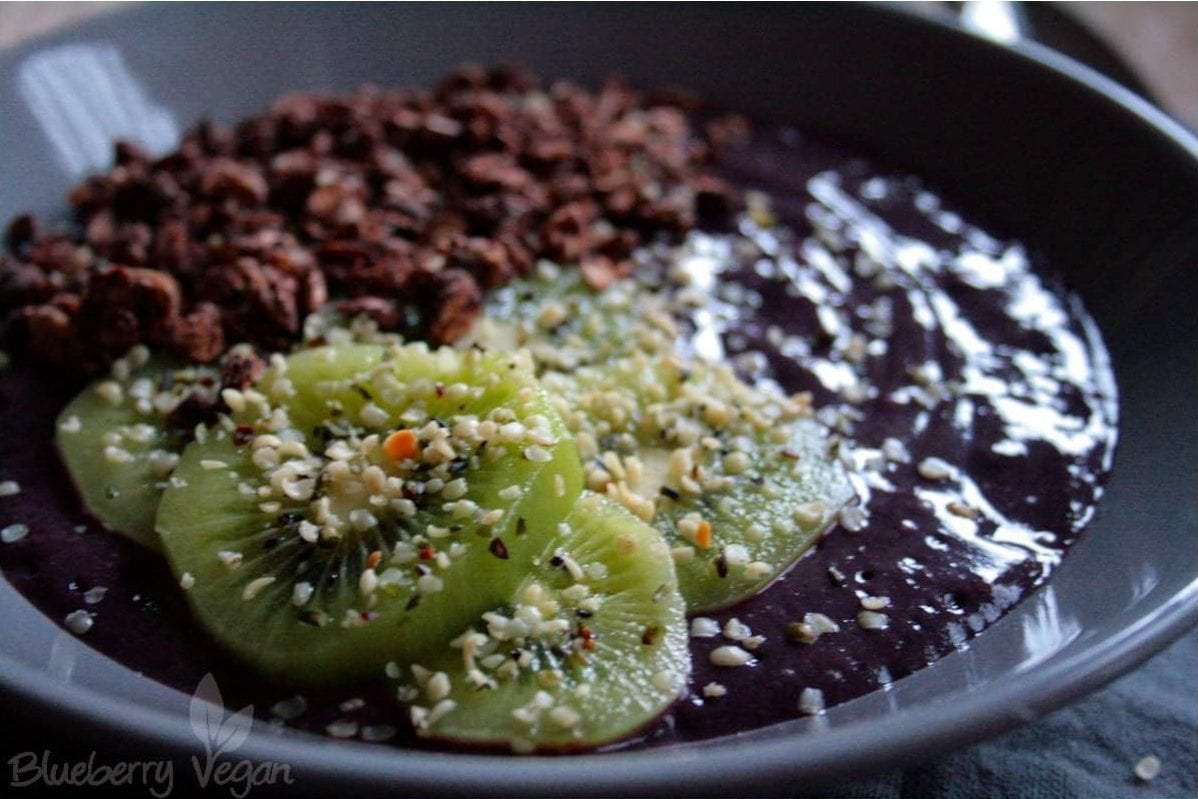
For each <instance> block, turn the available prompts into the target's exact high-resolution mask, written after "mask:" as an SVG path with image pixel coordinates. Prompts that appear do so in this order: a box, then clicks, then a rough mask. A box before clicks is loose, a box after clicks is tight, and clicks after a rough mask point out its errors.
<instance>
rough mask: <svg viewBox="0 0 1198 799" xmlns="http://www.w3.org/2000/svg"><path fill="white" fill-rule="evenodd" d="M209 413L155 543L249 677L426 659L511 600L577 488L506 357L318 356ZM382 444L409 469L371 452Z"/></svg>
mask: <svg viewBox="0 0 1198 799" xmlns="http://www.w3.org/2000/svg"><path fill="white" fill-rule="evenodd" d="M226 401H228V402H229V404H230V407H232V408H233V411H234V413H233V416H232V418H228V419H225V420H223V423H222V424H221V425H217V426H215V427H213V428H211V429H210V430H208V431H207V432H206V433H205V434H203V435H200V436H197V438H196V440H195V442H193V443H192V444H191V445H189V446H188V448H187V449H186V450H185V451H184V453H183V457H182V459H181V461H180V463H179V465H178V467H177V468H176V471H175V477H176V481H175V484H174V485H172V486H171V487H170V488H169V489H168V490H167V491H166V493H165V495H164V496H163V499H162V503H161V505H160V506H159V510H158V520H157V529H158V533H159V535H160V537H161V539H162V543H163V547H164V549H165V551H166V553H167V556H168V558H169V559H170V562H171V565H172V567H173V569H174V571H175V573H176V575H177V577H178V578H179V580H180V584H181V585H183V586H184V588H186V589H187V591H188V596H189V599H190V602H191V604H192V607H193V609H194V611H195V613H196V615H197V616H198V618H199V619H200V621H201V622H202V623H203V624H204V625H205V626H206V627H207V628H208V629H209V630H210V631H211V632H212V633H213V635H214V636H215V637H216V639H217V640H218V641H220V642H221V643H222V644H224V645H225V646H226V647H228V648H229V649H231V650H232V651H234V652H235V653H237V654H238V655H240V656H241V657H243V658H244V659H245V660H246V661H248V662H249V663H251V664H253V665H254V666H256V667H257V668H258V669H259V670H261V671H262V672H264V673H267V674H271V675H279V676H283V677H287V678H290V679H293V680H297V681H306V682H332V681H339V680H345V679H353V678H356V677H362V676H367V675H372V674H376V673H378V669H380V668H381V667H382V665H383V664H384V663H386V662H388V661H390V660H395V659H399V660H407V659H415V658H420V657H424V656H426V655H428V654H429V653H430V652H434V651H438V650H439V649H440V648H441V647H443V646H444V643H445V638H446V631H447V630H453V629H459V628H461V627H463V626H464V625H466V624H467V623H469V622H470V621H471V620H473V619H474V618H476V617H477V615H478V613H479V612H480V611H481V610H482V609H485V608H487V607H490V606H492V605H494V604H496V603H498V602H500V601H502V600H503V599H505V598H506V597H508V596H510V595H511V592H512V591H513V590H514V588H515V586H516V585H518V584H519V582H520V581H521V580H522V579H523V573H522V569H521V566H520V565H519V564H521V563H522V562H525V561H526V560H527V559H528V557H530V553H533V552H540V551H541V549H542V548H543V547H544V544H545V541H546V540H547V539H548V537H549V536H551V535H553V534H555V533H556V530H557V524H558V523H559V522H560V521H561V519H562V518H563V517H564V516H565V515H566V514H567V513H568V512H569V510H570V508H571V507H572V505H573V502H574V500H575V499H576V497H577V494H578V492H579V491H580V490H581V489H580V484H581V475H580V469H579V465H578V456H577V454H576V453H575V451H574V446H573V442H572V441H571V439H570V436H569V435H568V433H567V431H566V430H565V428H564V427H563V426H562V423H561V420H560V419H559V417H558V416H557V414H556V413H555V412H554V411H553V409H552V407H551V406H550V405H549V403H548V401H547V399H546V397H545V395H544V393H543V391H542V390H541V389H540V387H539V385H538V384H537V382H536V380H535V378H534V377H533V375H532V372H531V368H530V366H529V364H528V362H527V359H526V358H522V357H520V356H513V355H502V354H499V353H481V352H465V353H461V352H456V351H452V350H445V349H443V350H435V351H430V350H429V349H428V348H427V347H425V346H424V345H408V346H405V347H398V346H396V347H390V348H388V347H382V346H372V345H341V346H335V347H320V348H316V349H310V350H305V351H301V352H299V353H297V354H294V355H292V356H290V357H289V358H287V359H285V360H279V359H276V360H275V361H274V362H273V363H272V365H271V367H270V368H269V369H268V370H267V371H266V373H265V374H264V375H263V376H262V378H261V379H260V380H259V381H258V383H257V384H256V386H255V388H254V389H253V390H251V391H247V392H243V393H242V394H241V395H239V396H238V395H234V396H231V397H230V396H228V395H227V392H226ZM397 429H403V430H410V431H412V432H413V434H414V437H415V438H416V439H418V452H417V453H416V454H414V455H412V456H410V457H407V456H400V455H397V456H395V457H392V456H389V455H388V454H387V451H388V449H389V444H388V443H387V442H388V440H389V439H390V433H391V432H393V431H395V430H397ZM405 435H406V434H405ZM397 452H398V450H397Z"/></svg>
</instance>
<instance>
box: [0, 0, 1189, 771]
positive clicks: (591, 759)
mask: <svg viewBox="0 0 1198 799" xmlns="http://www.w3.org/2000/svg"><path fill="white" fill-rule="evenodd" d="M871 5H873V8H874V10H875V11H876V12H878V13H881V14H887V15H891V16H892V17H896V18H903V19H905V20H906V22H907V24H910V25H913V26H918V27H923V28H925V29H934V30H937V31H939V34H938V35H942V36H948V37H958V38H959V39H960V38H962V37H964V39H968V40H969V41H970V42H971V46H976V47H979V48H982V47H988V48H991V49H992V51H993V52H994V54H995V56H996V57H1002V58H1013V59H1018V60H1023V61H1024V62H1025V65H1026V66H1033V67H1038V68H1039V69H1040V70H1041V71H1042V74H1044V75H1045V76H1046V79H1049V80H1064V81H1072V82H1073V83H1074V84H1076V85H1078V87H1079V88H1082V89H1083V90H1084V91H1085V92H1086V93H1087V94H1088V95H1089V96H1090V97H1091V99H1092V100H1093V101H1094V102H1099V103H1107V104H1110V105H1113V106H1115V107H1118V108H1121V109H1122V110H1123V111H1124V112H1125V113H1127V114H1129V115H1131V116H1132V117H1134V118H1136V119H1138V121H1139V122H1141V123H1142V124H1144V125H1146V126H1147V127H1148V128H1150V129H1152V130H1153V131H1155V133H1156V134H1157V135H1158V136H1159V137H1160V140H1161V142H1162V143H1168V144H1171V145H1173V146H1174V147H1176V148H1178V149H1180V150H1181V151H1182V152H1184V153H1185V154H1186V156H1188V159H1187V160H1188V161H1189V162H1191V163H1190V165H1191V166H1193V167H1194V169H1195V171H1196V172H1198V137H1196V136H1195V135H1194V133H1192V132H1191V131H1189V130H1187V129H1186V128H1185V127H1184V126H1183V125H1181V124H1180V123H1179V122H1177V121H1176V120H1174V119H1173V118H1172V117H1170V116H1168V115H1167V114H1166V113H1165V112H1163V111H1162V110H1160V109H1159V108H1157V107H1156V106H1154V105H1152V104H1151V103H1150V102H1149V101H1147V100H1146V99H1144V98H1142V97H1141V96H1139V95H1138V94H1136V93H1134V92H1132V91H1131V90H1129V89H1127V88H1125V87H1123V86H1122V85H1120V84H1118V83H1116V82H1115V81H1113V80H1111V79H1109V78H1107V77H1106V76H1104V75H1102V74H1100V73H1098V72H1096V71H1095V70H1093V69H1091V68H1090V67H1088V66H1086V65H1084V64H1082V63H1080V62H1077V61H1075V60H1073V59H1071V58H1069V57H1068V56H1065V55H1063V54H1061V53H1058V52H1056V51H1054V50H1051V49H1050V48H1048V47H1046V46H1043V45H1040V44H1038V43H1036V42H1034V41H1029V40H1020V41H1018V42H1016V43H1014V44H999V43H996V42H993V41H990V40H988V39H985V38H984V37H981V36H977V35H975V34H972V33H969V32H968V31H965V30H963V29H961V28H959V27H957V26H956V25H954V24H952V23H951V22H948V21H945V20H941V19H936V18H932V17H929V16H927V15H924V14H920V13H918V12H915V11H911V10H908V9H903V8H896V7H893V6H882V5H878V4H871ZM164 10H165V9H164V7H163V6H161V5H158V4H150V5H147V6H143V7H141V8H139V9H138V8H135V9H127V10H123V11H119V12H117V13H115V14H99V15H96V16H93V17H89V18H87V19H85V20H82V21H80V22H78V23H76V24H73V25H70V26H68V27H65V28H60V29H56V30H53V31H50V32H47V33H44V34H41V35H38V36H34V37H31V38H29V39H26V40H23V41H22V42H20V43H18V44H17V45H15V46H12V47H8V48H0V57H3V58H4V60H8V59H10V58H12V57H14V56H16V55H18V54H20V53H22V52H25V51H27V50H32V49H36V48H38V47H40V46H44V44H45V43H47V42H49V41H53V40H56V39H59V38H69V37H71V36H73V35H76V34H78V33H81V32H86V31H87V30H88V29H89V28H90V27H92V26H93V25H95V24H97V23H102V22H104V21H107V20H111V19H112V18H113V17H117V16H119V17H122V18H125V19H128V18H132V17H136V16H140V15H142V14H160V13H164ZM168 13H169V12H168ZM1196 625H1198V576H1195V578H1194V579H1193V580H1191V581H1190V582H1189V583H1187V584H1186V585H1184V586H1183V587H1182V588H1181V589H1179V590H1178V591H1177V592H1175V593H1174V594H1173V595H1172V596H1170V597H1169V598H1168V599H1167V600H1165V601H1164V602H1163V603H1161V604H1160V605H1159V606H1158V607H1156V608H1155V610H1154V612H1151V613H1149V614H1147V615H1144V616H1141V617H1140V618H1139V619H1137V621H1136V622H1135V623H1134V624H1132V625H1130V626H1128V627H1126V628H1124V629H1123V630H1121V631H1120V632H1119V633H1118V634H1116V635H1113V636H1108V637H1105V638H1102V639H1099V640H1095V641H1093V642H1090V643H1088V644H1087V645H1086V646H1085V647H1081V648H1079V649H1078V651H1074V652H1071V653H1069V654H1066V655H1062V656H1053V657H1051V658H1049V659H1048V660H1046V661H1044V662H1043V663H1041V664H1040V665H1038V666H1037V668H1036V669H1035V670H1033V671H1031V672H1023V673H1019V674H1015V673H1007V674H1004V675H1002V676H1000V677H997V678H995V679H994V680H992V681H991V682H989V683H988V684H987V686H986V690H985V691H983V692H976V691H974V692H969V691H968V690H967V689H965V690H961V691H958V692H955V693H954V694H952V695H950V696H949V697H946V698H944V699H941V700H940V701H938V702H935V703H928V704H922V705H918V706H915V707H912V708H909V709H905V710H901V711H898V712H896V713H894V714H890V715H887V716H885V717H883V718H880V719H877V720H876V721H871V722H868V723H853V724H849V725H845V726H844V727H841V728H836V729H831V730H827V731H825V732H823V733H821V734H819V735H806V736H803V737H802V743H803V746H801V747H796V746H795V745H794V744H795V740H796V736H795V735H793V734H790V735H788V734H785V733H783V734H780V735H777V736H773V737H772V738H768V739H764V740H763V739H762V738H760V737H755V738H754V739H753V741H752V744H751V746H748V747H747V746H745V743H746V742H744V741H742V740H740V736H730V737H728V738H725V739H718V740H715V741H708V742H703V743H702V745H701V748H694V747H688V746H686V745H682V746H679V747H672V748H670V749H668V750H653V749H649V750H629V751H619V752H612V753H602V754H595V755H590V756H586V757H570V756H566V757H562V756H550V757H545V756H534V757H526V758H514V757H510V756H495V755H486V754H468V753H446V752H431V751H425V750H397V749H393V748H386V747H376V746H368V745H360V744H347V745H338V746H337V747H336V748H335V749H333V748H330V746H329V744H328V742H327V741H325V740H324V739H322V738H320V737H318V736H315V735H308V734H303V733H297V734H294V735H290V734H288V735H283V736H279V735H270V734H261V733H251V735H250V736H249V738H248V739H247V740H246V742H245V744H244V745H243V746H242V747H240V748H239V749H238V752H239V753H240V754H241V755H243V756H245V757H248V758H250V759H252V760H255V761H258V762H263V761H274V762H277V763H286V764H289V765H290V766H291V767H292V768H293V769H294V770H295V771H296V773H297V774H299V775H302V780H303V782H302V784H301V786H300V787H302V788H304V789H308V788H310V787H314V786H319V785H322V784H323V785H327V786H330V787H332V786H335V787H336V788H337V789H338V792H339V793H341V792H345V793H348V792H349V790H350V789H351V788H355V789H356V788H357V787H359V786H361V787H367V788H368V787H369V786H375V787H378V786H389V787H392V788H398V787H402V788H403V789H405V790H407V791H417V790H419V791H421V792H423V793H429V794H446V793H450V792H452V793H454V794H470V795H476V794H477V795H496V794H504V793H515V792H518V793H521V794H527V795H543V794H544V795H549V794H557V795H562V794H569V795H579V794H592V795H604V794H606V795H610V794H613V793H619V792H629V791H632V792H635V793H636V794H639V795H649V794H676V793H688V794H699V793H711V792H713V791H719V792H725V793H740V792H743V791H744V790H746V789H748V786H749V785H750V784H751V785H776V784H779V783H781V782H784V781H785V782H789V783H790V784H792V785H793V784H797V783H798V781H800V780H802V781H804V782H805V784H806V783H809V782H811V781H825V780H829V779H833V778H837V777H843V776H846V775H852V774H857V775H859V774H862V773H863V772H864V771H866V770H868V771H876V770H880V769H883V768H885V767H889V766H894V765H898V764H900V763H904V762H909V761H911V760H914V759H916V758H918V757H920V756H926V755H928V754H930V753H933V752H938V751H946V750H948V749H952V748H957V747H961V746H965V745H968V744H972V743H975V742H977V741H979V740H982V739H983V738H987V737H991V736H993V735H996V734H998V733H1001V732H1003V731H1006V730H1008V729H1010V728H1012V727H1014V726H1016V725H1018V724H1021V723H1026V722H1028V721H1031V720H1033V719H1035V718H1037V717H1039V716H1041V715H1043V714H1045V713H1047V712H1049V711H1051V710H1054V709H1056V708H1059V707H1061V706H1063V705H1065V704H1068V703H1069V702H1071V701H1073V700H1075V699H1077V698H1080V697H1081V696H1082V695H1084V694H1086V693H1089V692H1091V691H1093V690H1096V689H1098V688H1099V687H1101V686H1102V685H1104V684H1106V683H1108V682H1110V681H1111V680H1113V679H1115V678H1116V677H1118V676H1120V675H1122V674H1124V673H1126V672H1127V671H1130V670H1131V669H1133V668H1135V667H1136V666H1138V665H1139V664H1141V663H1142V662H1144V661H1145V660H1147V659H1148V658H1150V657H1151V656H1152V655H1154V654H1156V653H1157V652H1159V651H1160V650H1161V649H1163V648H1164V647H1165V646H1166V645H1168V644H1169V643H1171V642H1172V641H1174V640H1175V639H1177V638H1178V637H1180V636H1181V635H1182V634H1184V633H1185V632H1186V631H1187V630H1189V629H1191V628H1193V627H1195V626H1196ZM954 655H955V653H950V654H949V655H947V656H946V657H953V656H954ZM0 688H2V689H4V691H5V692H10V691H11V692H12V693H13V694H14V695H16V696H18V697H20V698H21V700H22V705H23V709H26V710H35V711H37V712H38V713H45V714H49V715H50V716H51V717H54V718H56V719H60V720H63V721H69V722H75V723H82V724H85V725H87V726H88V727H90V728H93V729H96V730H100V731H103V732H106V733H111V734H112V735H114V736H115V737H116V739H117V740H120V741H122V743H126V744H128V743H141V744H150V745H152V746H154V747H156V749H165V750H167V751H169V752H171V753H172V754H178V755H186V754H191V753H194V752H195V751H196V750H197V748H198V741H197V739H196V738H195V736H194V734H193V733H192V732H191V729H190V726H189V724H188V720H187V718H186V717H185V716H183V715H181V714H173V713H169V712H166V711H163V710H159V709H153V708H149V707H140V706H130V705H127V704H125V703H123V702H121V701H119V700H118V699H116V698H114V697H112V696H109V695H105V694H103V693H101V692H99V691H97V690H94V689H92V688H88V687H83V686H78V685H72V686H71V687H70V690H69V691H64V690H63V685H62V683H61V682H58V681H57V680H55V679H54V678H53V677H52V676H51V675H49V674H48V673H47V672H45V671H44V670H41V669H38V668H35V667H32V666H29V665H27V664H24V663H21V662H18V661H16V660H15V659H14V658H12V657H10V656H9V655H8V654H6V653H3V652H0ZM945 699H952V700H953V701H945ZM914 720H918V729H919V734H918V735H911V729H912V727H911V724H912V721H914ZM850 742H851V743H852V744H853V745H852V746H846V744H848V743H850ZM688 750H689V751H688ZM330 752H336V754H335V756H333V757H330V756H329V755H330ZM696 755H697V756H696ZM666 758H669V759H671V760H673V761H675V762H673V763H671V764H670V765H669V766H666V765H664V764H663V760H665V759H666ZM683 760H685V762H682V761H683ZM742 780H744V781H743V782H742Z"/></svg>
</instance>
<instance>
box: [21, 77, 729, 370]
mask: <svg viewBox="0 0 1198 799" xmlns="http://www.w3.org/2000/svg"><path fill="white" fill-rule="evenodd" d="M743 132H744V128H743V123H742V122H741V121H739V120H728V119H721V120H716V121H713V122H710V123H708V124H707V125H705V126H700V125H696V124H695V122H694V119H693V116H692V115H691V114H689V113H688V111H687V110H686V109H685V108H684V107H683V105H682V104H680V102H679V101H678V100H677V98H670V99H666V98H663V97H655V96H648V95H644V94H640V93H638V92H635V91H632V90H631V89H629V88H628V87H627V86H625V85H624V84H623V83H621V82H620V81H618V80H609V81H608V82H607V83H606V84H605V85H604V86H603V87H602V88H601V89H600V90H599V91H597V92H592V91H588V90H586V89H583V88H580V87H578V86H575V85H573V84H569V83H565V82H557V83H553V84H551V85H548V86H543V85H541V84H540V83H539V82H538V81H537V79H536V78H535V77H533V76H532V75H530V74H529V73H527V72H524V71H522V70H518V69H511V68H497V69H490V70H486V69H481V68H478V67H463V68H460V69H458V70H456V71H454V72H452V73H450V74H449V75H448V76H446V77H445V78H444V79H443V80H442V81H441V83H440V84H439V85H438V86H437V87H436V88H434V89H432V90H431V91H430V90H417V89H401V90H388V91H382V90H376V89H369V88H368V89H362V90H360V91H358V92H357V93H355V94H353V95H351V96H348V97H336V96H323V95H314V94H297V95H292V96H288V97H285V98H283V99H282V100H280V101H279V102H278V103H277V104H276V105H275V106H274V108H272V109H271V110H270V112H269V113H267V114H265V115H264V116H261V117H257V118H252V119H249V120H246V121H244V122H242V123H240V124H239V125H237V126H236V127H235V128H233V129H232V130H227V129H224V128H222V127H220V126H217V125H215V124H211V123H203V124H201V125H199V126H198V127H197V128H196V129H195V130H193V131H192V132H191V133H190V134H189V135H187V136H186V137H185V138H184V140H183V141H182V143H181V144H180V146H179V148H178V150H176V151H175V152H173V153H171V154H169V155H167V156H165V157H161V158H153V157H150V156H149V155H147V154H146V153H144V152H142V151H141V150H139V149H138V147H136V146H135V145H133V144H131V143H127V142H122V143H118V144H117V145H116V148H115V163H114V166H113V168H112V169H111V170H110V171H109V172H107V173H105V174H102V175H98V176H95V177H91V178H89V179H87V180H86V181H84V182H83V183H82V184H80V185H78V186H76V187H75V188H74V190H72V191H71V193H70V196H69V200H70V204H71V206H72V208H73V210H74V220H75V224H74V226H73V227H72V228H71V229H69V230H65V231H59V230H56V231H48V232H42V231H41V230H39V226H38V224H37V223H36V221H35V220H34V219H33V218H31V217H29V216H21V217H18V218H16V219H15V220H13V221H12V223H11V224H10V225H9V227H8V231H7V244H8V249H9V253H10V254H9V255H5V256H0V315H2V316H4V317H5V318H6V323H5V338H6V346H8V347H9V348H11V349H14V350H15V351H17V352H19V353H25V354H29V355H32V356H33V357H35V358H37V359H39V360H40V361H42V362H44V363H46V364H49V365H51V366H60V367H61V366H67V365H69V366H70V368H71V369H72V370H79V369H80V368H82V369H83V370H84V371H96V370H98V369H101V368H104V367H105V366H107V365H108V364H109V363H111V362H112V361H113V360H114V359H115V358H117V357H119V356H120V355H122V354H123V353H125V352H127V351H128V350H129V349H130V348H131V347H133V346H135V345H137V344H145V345H148V346H151V347H154V348H158V349H162V350H165V351H168V352H171V353H173V354H175V355H176V356H178V357H181V358H184V359H186V360H188V361H193V362H208V361H211V360H213V359H215V358H216V357H217V356H218V355H220V353H221V352H223V351H224V350H225V348H226V346H227V345H231V344H233V343H235V342H241V341H248V342H251V343H253V344H256V345H260V346H262V347H269V348H275V347H280V346H283V345H285V344H286V343H288V342H290V341H293V340H295V339H296V338H298V337H299V335H300V329H301V324H302V321H303V318H304V317H305V316H306V315H307V314H309V313H312V312H313V311H316V310H318V309H320V308H321V307H323V306H325V305H326V303H328V302H329V301H330V300H333V301H336V302H338V303H339V306H340V310H342V311H343V312H346V313H355V314H356V313H367V314H369V315H370V316H372V317H373V318H375V320H376V321H377V322H379V324H380V325H381V326H382V327H383V328H385V329H388V330H398V331H401V332H404V333H405V334H408V335H413V336H419V337H423V338H427V339H429V340H431V341H433V342H434V343H446V342H450V341H453V340H454V339H456V338H457V337H459V336H460V335H462V333H464V332H465V331H466V330H468V329H469V328H470V326H471V323H472V322H473V320H474V318H475V317H476V316H477V314H478V313H479V312H480V308H481V299H482V294H483V292H484V291H485V290H487V289H489V288H492V287H495V286H499V285H502V284H504V283H506V282H508V281H509V280H511V279H512V278H513V277H516V276H518V275H523V274H526V273H528V272H529V270H530V269H531V268H532V266H533V265H534V263H535V262H536V260H537V259H539V258H547V259H551V260H553V261H556V262H559V263H563V264H570V265H577V266H578V267H580V268H581V270H582V274H583V276H584V277H585V279H586V280H587V282H588V283H589V284H591V285H592V286H594V287H603V286H605V285H607V284H608V283H610V282H611V281H612V280H613V279H615V278H617V277H620V276H623V275H625V274H627V273H628V272H629V271H630V270H631V268H632V265H631V264H632V262H631V260H630V259H629V255H630V254H631V252H632V251H633V250H634V249H635V248H636V247H637V246H638V245H639V244H641V243H642V242H645V241H647V240H649V239H651V238H653V237H656V236H658V235H663V234H664V235H675V234H677V233H680V232H683V231H686V230H688V229H690V228H692V227H694V226H696V225H698V224H701V223H705V222H708V221H712V222H717V221H719V220H722V219H724V218H726V216H727V214H728V212H729V211H730V210H731V209H732V206H733V204H734V202H735V198H734V197H733V195H732V193H731V191H730V190H729V188H728V187H727V186H726V185H725V184H723V183H722V182H721V181H719V180H718V179H717V178H715V177H714V176H713V175H712V173H711V169H710V167H711V162H712V159H713V156H714V153H715V151H716V149H717V148H718V147H719V146H720V145H721V144H723V143H726V142H727V141H728V140H729V139H730V138H736V137H737V136H740V135H743Z"/></svg>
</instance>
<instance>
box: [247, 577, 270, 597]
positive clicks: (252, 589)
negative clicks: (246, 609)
mask: <svg viewBox="0 0 1198 799" xmlns="http://www.w3.org/2000/svg"><path fill="white" fill-rule="evenodd" d="M274 581H275V578H274V577H258V578H256V579H254V580H250V581H249V582H248V583H246V586H245V588H243V589H241V598H242V599H244V600H246V601H249V600H251V599H253V598H254V597H256V596H258V594H259V593H260V592H261V591H262V589H263V588H265V587H266V586H268V585H270V584H271V583H273V582H274Z"/></svg>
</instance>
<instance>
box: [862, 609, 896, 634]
mask: <svg viewBox="0 0 1198 799" xmlns="http://www.w3.org/2000/svg"><path fill="white" fill-rule="evenodd" d="M857 626H859V627H860V628H861V629H863V630H885V629H886V628H887V627H889V626H890V617H889V616H887V615H886V614H885V613H876V612H874V611H872V610H863V611H861V612H860V613H858V614H857Z"/></svg>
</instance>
